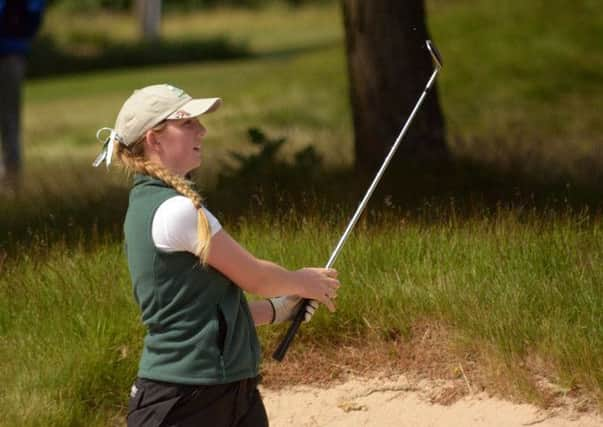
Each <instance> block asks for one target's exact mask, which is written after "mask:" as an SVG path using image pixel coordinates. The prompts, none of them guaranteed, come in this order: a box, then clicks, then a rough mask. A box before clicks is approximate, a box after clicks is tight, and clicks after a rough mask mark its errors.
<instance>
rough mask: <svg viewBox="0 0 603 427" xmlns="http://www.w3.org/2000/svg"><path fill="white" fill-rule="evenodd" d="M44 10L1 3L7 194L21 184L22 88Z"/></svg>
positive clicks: (31, 2)
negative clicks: (28, 55) (33, 40)
mask: <svg viewBox="0 0 603 427" xmlns="http://www.w3.org/2000/svg"><path fill="white" fill-rule="evenodd" d="M44 7H45V1H44V0H0V141H1V142H2V163H0V180H1V182H2V187H1V188H2V190H3V191H7V192H16V191H17V190H18V189H19V186H20V183H21V171H22V154H21V85H22V83H23V80H24V78H25V66H26V56H27V54H28V53H29V50H30V47H31V40H32V38H33V37H34V36H35V34H36V33H37V32H38V29H39V28H40V24H41V23H42V15H43V12H44Z"/></svg>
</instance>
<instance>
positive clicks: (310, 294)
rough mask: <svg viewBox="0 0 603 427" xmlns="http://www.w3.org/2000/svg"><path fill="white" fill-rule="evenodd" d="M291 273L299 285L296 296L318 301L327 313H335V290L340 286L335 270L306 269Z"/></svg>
mask: <svg viewBox="0 0 603 427" xmlns="http://www.w3.org/2000/svg"><path fill="white" fill-rule="evenodd" d="M293 273H294V274H295V276H296V277H295V278H296V282H298V283H299V290H298V292H297V294H298V295H299V296H300V297H302V298H307V299H310V300H315V301H319V302H320V303H322V304H324V305H326V306H327V308H328V309H329V311H331V312H333V311H335V302H334V299H335V298H337V289H339V286H340V283H339V280H337V270H335V269H333V268H313V267H306V268H302V269H300V270H296V271H294V272H293Z"/></svg>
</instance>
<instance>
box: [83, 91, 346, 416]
mask: <svg viewBox="0 0 603 427" xmlns="http://www.w3.org/2000/svg"><path fill="white" fill-rule="evenodd" d="M220 105H221V100H220V99H219V98H210V99H192V98H191V97H190V96H189V95H187V94H186V93H185V92H184V91H182V90H181V89H178V88H176V87H173V86H170V85H166V84H162V85H154V86H148V87H145V88H143V89H140V90H137V91H135V92H134V93H133V94H132V95H131V96H130V98H128V99H127V100H126V102H125V103H124V104H123V106H122V108H121V110H120V112H119V114H118V116H117V120H116V123H115V128H114V129H109V128H103V129H101V130H100V131H99V133H97V137H99V138H100V135H102V133H103V132H107V138H106V140H105V146H104V148H103V152H102V153H101V154H100V155H99V157H98V158H97V159H96V161H95V162H94V165H95V166H98V165H99V164H100V163H101V162H102V161H103V160H104V161H106V163H107V165H109V164H110V163H111V157H112V155H113V154H115V155H116V156H117V158H118V159H119V160H120V161H121V163H122V164H123V165H124V166H125V167H126V169H127V170H129V171H132V172H133V173H134V184H133V187H132V189H131V191H130V198H129V206H128V211H127V214H126V218H125V223H124V231H125V240H126V253H127V258H128V267H129V271H130V276H131V279H132V286H133V290H134V297H135V299H136V302H137V303H138V305H139V306H140V310H141V313H142V321H143V323H144V324H145V326H146V328H147V334H146V336H145V339H144V347H143V350H142V356H141V359H140V365H139V370H138V378H137V379H136V381H135V383H134V385H133V386H132V390H131V393H130V401H129V405H128V406H129V407H128V425H129V426H171V425H178V426H200V425H206V426H212V427H219V426H267V425H268V420H267V417H266V411H265V408H264V405H263V403H262V400H261V397H260V395H259V392H258V390H257V384H258V374H259V371H258V367H259V363H260V349H259V343H258V338H257V335H256V331H255V327H256V326H257V325H262V324H269V323H278V322H283V321H286V320H289V319H291V318H292V317H293V315H294V314H295V312H296V309H298V308H299V303H300V301H301V300H300V298H308V299H312V300H314V301H318V302H320V303H323V304H324V305H326V306H327V307H328V308H329V309H330V310H331V311H333V310H334V309H335V307H334V303H333V299H334V298H335V297H336V293H337V288H338V287H339V282H338V281H337V272H336V271H335V270H331V269H328V270H327V269H323V268H303V269H301V270H297V271H288V270H286V269H284V268H283V267H280V266H279V265H276V264H274V263H271V262H268V261H264V260H260V259H257V258H255V257H254V256H253V255H252V254H250V253H249V252H247V251H246V250H245V249H244V248H242V247H241V246H240V245H239V244H238V243H237V242H236V241H235V240H233V239H232V238H231V237H230V236H229V235H228V233H227V232H226V231H224V229H222V228H221V226H220V223H219V222H218V221H217V220H216V218H215V217H214V216H213V215H212V214H211V213H210V212H209V211H208V210H207V209H205V207H203V205H202V199H201V197H200V196H199V194H197V192H196V191H195V190H194V189H193V187H192V186H191V183H190V182H189V180H188V179H187V176H188V173H189V172H190V171H192V170H193V169H195V168H197V167H199V165H200V163H201V149H202V144H203V139H204V137H205V135H206V133H207V131H206V130H205V128H204V127H203V126H202V125H201V124H200V122H199V120H198V118H199V116H201V115H203V114H207V113H210V112H212V111H215V110H217V109H218V108H219V106H220ZM243 291H247V292H250V293H253V294H256V295H260V296H264V297H267V298H269V299H267V300H261V301H254V302H250V303H248V302H247V300H246V299H245V295H244V294H243ZM317 306H318V303H316V302H315V303H314V304H313V305H311V306H309V307H308V309H307V313H306V320H309V318H310V317H311V316H312V314H313V312H314V310H315V308H316V307H317Z"/></svg>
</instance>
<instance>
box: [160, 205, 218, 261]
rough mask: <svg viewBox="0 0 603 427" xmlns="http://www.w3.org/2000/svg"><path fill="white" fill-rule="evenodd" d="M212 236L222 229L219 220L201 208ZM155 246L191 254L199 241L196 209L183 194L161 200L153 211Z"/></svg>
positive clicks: (169, 250)
mask: <svg viewBox="0 0 603 427" xmlns="http://www.w3.org/2000/svg"><path fill="white" fill-rule="evenodd" d="M203 212H205V215H206V216H207V221H208V222H209V229H210V233H211V235H212V236H213V235H214V234H216V233H217V232H218V231H220V230H221V229H222V226H221V225H220V222H218V220H217V219H216V217H215V216H213V215H212V214H211V212H210V211H208V210H207V209H205V208H203ZM151 234H152V236H153V243H155V247H157V248H158V249H161V250H163V251H165V252H181V251H187V252H191V253H193V254H195V253H196V249H197V246H198V243H199V238H198V236H197V209H195V206H194V205H193V202H191V200H190V199H189V198H187V197H184V196H174V197H171V198H169V199H167V200H166V201H165V202H163V203H162V204H161V205H159V207H158V208H157V210H156V211H155V216H154V217H153V225H152V232H151Z"/></svg>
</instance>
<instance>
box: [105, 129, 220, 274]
mask: <svg viewBox="0 0 603 427" xmlns="http://www.w3.org/2000/svg"><path fill="white" fill-rule="evenodd" d="M164 128H165V123H161V124H159V125H157V126H155V127H154V128H153V129H152V130H153V131H155V132H160V131H162V130H163V129H164ZM145 139H146V136H144V135H143V136H142V137H141V138H140V139H139V140H138V141H136V142H135V143H134V144H131V145H129V146H125V145H123V144H115V146H116V148H115V155H116V156H117V158H118V159H119V161H120V162H121V163H122V164H123V166H124V167H125V168H126V170H127V171H129V172H139V173H143V174H146V175H150V176H152V177H154V178H157V179H159V180H161V181H163V182H164V183H166V184H167V185H169V186H170V187H172V188H173V189H174V190H176V191H177V192H178V193H180V194H182V195H183V196H185V197H187V198H188V199H190V201H191V202H193V205H194V206H195V208H196V209H197V237H198V240H199V244H198V246H197V253H196V255H197V256H198V257H199V259H200V260H201V263H202V264H203V265H205V264H206V263H207V255H208V253H209V244H210V240H211V233H210V229H209V222H208V220H207V216H205V212H203V209H202V207H203V205H202V203H203V198H202V197H201V195H200V194H199V193H197V192H196V191H195V190H193V188H192V187H191V182H190V181H188V180H187V179H185V178H183V177H181V176H180V175H176V174H173V173H172V172H170V171H169V170H168V169H166V168H164V167H163V166H161V165H158V164H157V163H154V162H151V161H149V160H147V159H146V158H145V155H144V141H145Z"/></svg>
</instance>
